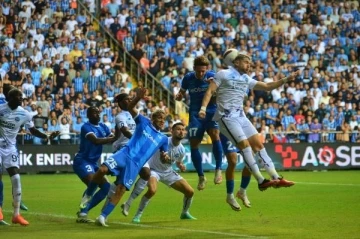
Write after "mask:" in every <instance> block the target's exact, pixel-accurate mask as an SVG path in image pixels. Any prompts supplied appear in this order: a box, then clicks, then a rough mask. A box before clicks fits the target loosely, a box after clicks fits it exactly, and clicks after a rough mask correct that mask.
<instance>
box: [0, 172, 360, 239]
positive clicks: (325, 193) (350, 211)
mask: <svg viewBox="0 0 360 239" xmlns="http://www.w3.org/2000/svg"><path fill="white" fill-rule="evenodd" d="M264 174H265V173H264ZM182 175H183V176H184V178H186V179H187V180H188V181H189V182H190V184H191V185H192V186H193V187H194V188H196V184H197V176H196V174H194V173H183V174H182ZM236 175H237V179H239V178H240V172H237V173H236ZM283 175H284V176H285V177H286V178H287V179H291V180H294V181H295V182H296V185H295V186H293V187H292V188H282V189H268V190H267V191H264V192H260V191H259V190H258V189H257V184H256V182H255V180H254V179H252V181H251V183H250V185H249V189H248V196H249V199H250V201H251V203H252V208H250V209H248V208H245V207H242V211H240V212H235V211H233V210H231V208H230V206H229V205H227V204H226V202H225V197H226V189H225V181H224V182H223V184H221V185H214V184H213V183H212V179H213V173H212V172H207V173H206V176H207V178H208V185H207V187H206V189H205V190H204V191H201V192H199V191H196V192H195V196H194V201H193V205H192V207H191V214H192V215H193V216H195V217H197V218H198V220H196V221H183V220H180V219H179V216H180V211H181V207H182V195H181V194H180V193H178V192H176V191H174V190H172V189H169V188H167V187H166V186H164V185H162V184H160V186H159V189H158V193H157V195H156V196H155V197H154V198H153V199H152V201H151V202H150V204H149V206H148V207H147V209H146V210H145V213H144V215H143V217H142V221H141V222H142V223H141V224H140V225H135V224H132V223H131V219H132V217H133V215H134V214H135V211H136V209H137V206H138V203H139V199H140V197H139V198H138V199H137V200H136V201H135V202H134V203H133V206H132V207H131V209H130V215H129V216H128V217H124V216H123V215H122V214H121V209H120V204H119V205H118V207H117V208H116V209H115V210H114V211H113V213H112V214H111V215H110V217H109V225H110V227H109V228H101V227H98V226H96V225H94V224H77V223H75V216H76V215H75V213H76V211H77V209H78V204H79V202H80V199H81V195H82V192H83V191H84V189H85V187H84V185H83V184H82V183H81V182H80V180H79V179H78V178H77V177H76V176H75V175H74V174H63V175H22V186H23V200H24V202H25V203H26V205H27V206H28V207H29V211H28V212H22V214H23V216H24V217H25V218H26V219H27V220H28V221H29V222H30V226H28V227H21V226H19V225H12V226H10V227H5V226H1V227H0V238H1V239H3V238H4V239H8V238H9V239H10V238H17V239H28V238H34V239H41V238H44V239H45V238H46V239H49V238H50V239H57V238H59V239H68V238H69V239H77V238H79V239H91V238H96V239H100V238H106V239H111V238H117V239H118V238H181V239H186V238H196V239H202V238H206V239H212V238H217V239H218V238H289V239H295V238H301V239H303V238H321V239H325V238H360V203H359V201H360V171H330V172H283ZM223 176H225V175H223ZM110 179H111V178H110ZM238 186H239V181H238V180H237V181H236V186H235V188H236V190H237V188H238ZM4 187H5V205H4V216H5V219H6V220H7V221H8V222H10V221H11V212H12V208H11V185H10V181H9V178H8V176H6V175H5V176H4ZM128 195H129V193H126V194H125V198H127V197H128ZM125 198H123V200H122V201H124V200H125ZM101 206H102V203H101V205H99V206H98V207H96V208H95V209H93V210H92V211H91V213H90V217H91V218H93V219H95V218H96V216H97V215H98V214H99V212H100V207H101Z"/></svg>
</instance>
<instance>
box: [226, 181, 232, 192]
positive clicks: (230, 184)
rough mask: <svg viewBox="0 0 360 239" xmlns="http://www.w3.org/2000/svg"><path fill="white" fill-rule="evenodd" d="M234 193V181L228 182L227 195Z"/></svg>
mask: <svg viewBox="0 0 360 239" xmlns="http://www.w3.org/2000/svg"><path fill="white" fill-rule="evenodd" d="M233 192H234V180H226V193H227V194H232V193H233Z"/></svg>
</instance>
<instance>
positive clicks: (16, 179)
mask: <svg viewBox="0 0 360 239" xmlns="http://www.w3.org/2000/svg"><path fill="white" fill-rule="evenodd" d="M10 179H11V184H12V194H13V207H14V214H13V216H14V217H15V216H17V215H19V214H20V202H21V182H20V175H19V174H15V175H13V176H12V177H11V178H10Z"/></svg>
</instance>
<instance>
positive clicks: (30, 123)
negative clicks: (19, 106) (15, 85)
mask: <svg viewBox="0 0 360 239" xmlns="http://www.w3.org/2000/svg"><path fill="white" fill-rule="evenodd" d="M32 118H33V117H32V115H31V114H30V113H29V112H27V111H26V114H25V123H24V125H25V127H26V128H27V129H31V128H34V122H33V121H32Z"/></svg>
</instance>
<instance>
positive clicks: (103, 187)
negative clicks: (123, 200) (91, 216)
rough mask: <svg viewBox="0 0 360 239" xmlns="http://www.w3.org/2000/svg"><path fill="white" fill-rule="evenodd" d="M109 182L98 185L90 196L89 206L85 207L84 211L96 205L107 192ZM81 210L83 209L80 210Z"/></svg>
mask: <svg viewBox="0 0 360 239" xmlns="http://www.w3.org/2000/svg"><path fill="white" fill-rule="evenodd" d="M109 189H110V183H108V182H106V183H104V184H102V185H101V186H100V189H99V190H98V191H97V192H96V193H95V195H94V196H93V197H92V199H91V201H90V203H89V206H88V207H87V208H86V212H88V211H90V210H91V209H92V208H94V207H96V206H97V205H98V204H99V203H100V202H101V201H102V200H104V198H105V197H106V196H107V194H108V193H109ZM81 212H83V211H81Z"/></svg>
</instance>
